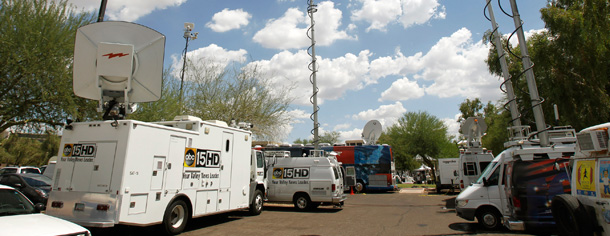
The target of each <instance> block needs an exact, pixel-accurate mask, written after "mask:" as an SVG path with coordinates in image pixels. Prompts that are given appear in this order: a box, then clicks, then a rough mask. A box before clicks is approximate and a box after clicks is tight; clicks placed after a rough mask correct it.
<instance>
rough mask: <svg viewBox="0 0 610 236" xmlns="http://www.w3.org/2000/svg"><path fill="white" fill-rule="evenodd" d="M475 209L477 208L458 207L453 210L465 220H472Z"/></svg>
mask: <svg viewBox="0 0 610 236" xmlns="http://www.w3.org/2000/svg"><path fill="white" fill-rule="evenodd" d="M476 210H477V209H472V208H460V207H456V208H455V212H456V213H457V216H459V217H461V218H464V219H466V220H469V221H473V220H474V214H475V212H476Z"/></svg>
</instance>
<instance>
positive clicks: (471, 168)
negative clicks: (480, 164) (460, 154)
mask: <svg viewBox="0 0 610 236" xmlns="http://www.w3.org/2000/svg"><path fill="white" fill-rule="evenodd" d="M476 164H477V163H476V162H464V175H477V173H478V172H477V165H476Z"/></svg>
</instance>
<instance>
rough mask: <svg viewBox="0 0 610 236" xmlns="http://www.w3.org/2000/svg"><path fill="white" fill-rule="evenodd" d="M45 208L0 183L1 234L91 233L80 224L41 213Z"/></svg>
mask: <svg viewBox="0 0 610 236" xmlns="http://www.w3.org/2000/svg"><path fill="white" fill-rule="evenodd" d="M43 209H44V205H42V204H40V203H39V204H36V205H33V204H32V202H30V201H29V200H28V199H27V198H26V197H25V196H24V195H23V194H22V193H20V192H19V191H17V190H16V189H14V188H11V187H9V186H6V185H1V184H0V235H31V236H37V235H71V236H90V235H91V233H90V232H89V230H87V229H86V228H83V227H82V226H80V225H77V224H74V223H72V222H70V221H66V220H62V219H60V218H56V217H53V216H49V215H45V214H40V211H41V210H43Z"/></svg>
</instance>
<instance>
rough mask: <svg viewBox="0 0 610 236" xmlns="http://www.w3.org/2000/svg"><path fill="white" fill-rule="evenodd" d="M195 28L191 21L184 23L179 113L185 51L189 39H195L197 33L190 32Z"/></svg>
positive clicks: (181, 109)
mask: <svg viewBox="0 0 610 236" xmlns="http://www.w3.org/2000/svg"><path fill="white" fill-rule="evenodd" d="M193 28H195V24H193V23H188V22H187V23H184V39H186V45H185V46H184V56H183V57H182V74H181V75H180V114H182V113H183V112H184V109H183V107H182V86H183V85H184V71H185V70H186V52H187V50H188V47H189V40H195V39H197V35H199V33H197V32H195V33H191V31H193Z"/></svg>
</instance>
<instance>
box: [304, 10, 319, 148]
mask: <svg viewBox="0 0 610 236" xmlns="http://www.w3.org/2000/svg"><path fill="white" fill-rule="evenodd" d="M316 7H317V5H315V4H314V3H313V0H308V6H307V15H309V19H310V20H311V26H310V27H309V29H307V37H309V38H310V39H311V46H310V47H309V49H311V53H310V52H309V50H307V53H309V55H310V56H311V63H309V66H308V67H309V70H311V76H309V80H310V81H311V84H312V85H313V95H312V96H311V98H310V99H309V100H310V101H311V103H312V104H313V113H312V114H311V117H310V118H311V119H312V120H313V130H312V131H311V132H312V134H313V145H314V149H315V150H318V148H319V143H320V138H319V136H318V127H320V123H318V111H319V110H320V107H318V91H319V90H318V86H317V84H316V72H318V69H317V68H316V40H315V37H314V25H315V21H314V20H313V13H315V12H317V11H318V9H317V8H316Z"/></svg>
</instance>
